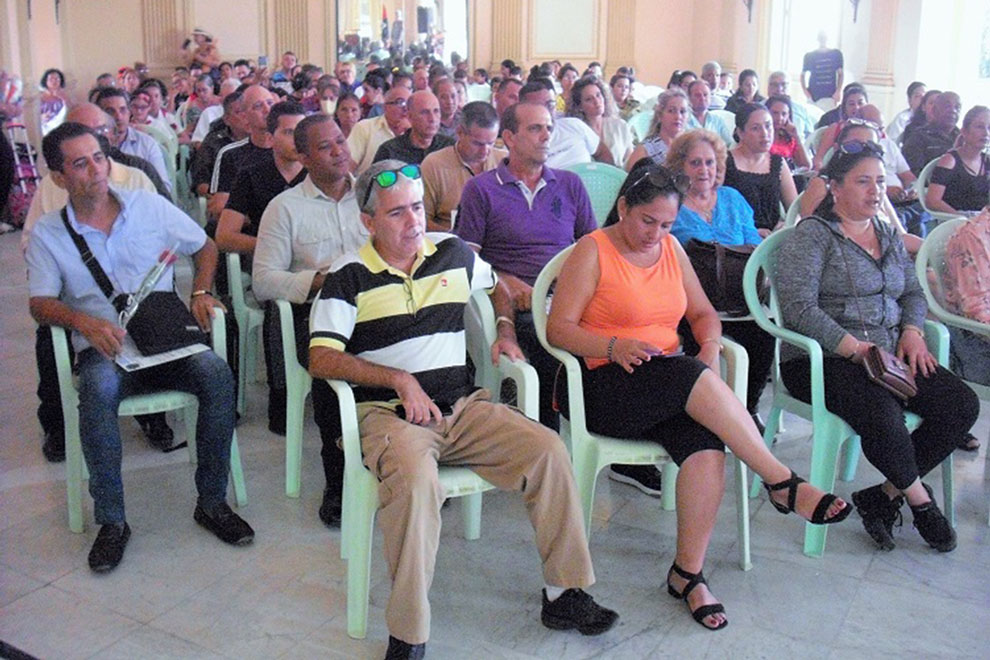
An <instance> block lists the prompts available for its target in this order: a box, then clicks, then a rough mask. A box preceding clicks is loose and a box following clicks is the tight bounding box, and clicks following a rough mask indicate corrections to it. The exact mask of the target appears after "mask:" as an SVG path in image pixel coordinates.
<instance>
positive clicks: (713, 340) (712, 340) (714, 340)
mask: <svg viewBox="0 0 990 660" xmlns="http://www.w3.org/2000/svg"><path fill="white" fill-rule="evenodd" d="M709 342H715V343H716V344H721V343H722V340H721V339H719V338H718V337H712V338H711V339H702V340H701V341H700V342H698V346H704V345H705V344H707V343H709Z"/></svg>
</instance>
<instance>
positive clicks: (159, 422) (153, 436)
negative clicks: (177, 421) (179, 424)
mask: <svg viewBox="0 0 990 660" xmlns="http://www.w3.org/2000/svg"><path fill="white" fill-rule="evenodd" d="M137 420H138V424H140V425H141V430H142V431H144V437H146V438H147V439H148V442H149V443H150V444H151V446H152V447H154V448H155V449H161V450H162V451H168V450H169V449H171V448H172V440H174V439H175V434H174V433H173V432H172V429H171V428H169V426H168V422H166V421H165V413H155V414H153V415H142V416H140V417H138V418H137Z"/></svg>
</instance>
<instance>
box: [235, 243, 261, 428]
mask: <svg viewBox="0 0 990 660" xmlns="http://www.w3.org/2000/svg"><path fill="white" fill-rule="evenodd" d="M227 286H228V288H229V289H230V300H231V305H232V307H233V308H234V318H235V319H237V346H238V349H237V412H238V413H240V414H242V415H243V414H244V397H245V390H246V389H247V384H248V383H253V382H254V381H255V380H256V379H257V374H258V354H259V352H261V351H263V350H264V347H263V341H264V340H263V338H262V332H261V329H262V325H263V324H264V322H265V313H264V312H263V311H261V310H260V309H258V308H257V307H253V306H251V305H249V304H248V303H247V292H248V291H250V290H251V278H250V277H246V276H245V275H244V273H242V272H241V255H239V254H238V253H236V252H228V253H227Z"/></svg>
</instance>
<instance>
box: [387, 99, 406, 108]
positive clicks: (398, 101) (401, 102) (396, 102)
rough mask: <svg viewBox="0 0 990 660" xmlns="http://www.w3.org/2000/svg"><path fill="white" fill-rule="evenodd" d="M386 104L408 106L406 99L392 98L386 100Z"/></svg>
mask: <svg viewBox="0 0 990 660" xmlns="http://www.w3.org/2000/svg"><path fill="white" fill-rule="evenodd" d="M385 105H395V106H398V107H400V108H404V107H406V105H408V104H407V103H406V99H392V100H391V101H385Z"/></svg>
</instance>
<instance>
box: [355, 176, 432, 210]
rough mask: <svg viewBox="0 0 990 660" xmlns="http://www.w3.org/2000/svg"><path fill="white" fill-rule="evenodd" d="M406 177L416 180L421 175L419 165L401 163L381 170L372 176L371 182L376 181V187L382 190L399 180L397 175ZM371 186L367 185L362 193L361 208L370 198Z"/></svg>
mask: <svg viewBox="0 0 990 660" xmlns="http://www.w3.org/2000/svg"><path fill="white" fill-rule="evenodd" d="M400 174H401V175H402V176H404V177H406V178H407V179H411V180H416V179H418V178H420V176H422V174H421V173H420V171H419V165H403V166H402V167H400V168H399V169H397V170H382V171H381V172H379V173H378V174H376V175H375V176H374V178H373V179H372V182H374V183H377V184H378V187H379V188H381V189H382V190H384V189H385V188H391V187H392V186H394V185H395V183H396V182H397V181H398V180H399V175H400ZM372 188H373V186H370V185H369V186H368V190H367V191H366V192H365V193H364V199H363V200H362V201H361V208H362V209H363V208H364V205H365V204H367V203H368V200H369V199H371V190H372Z"/></svg>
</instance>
